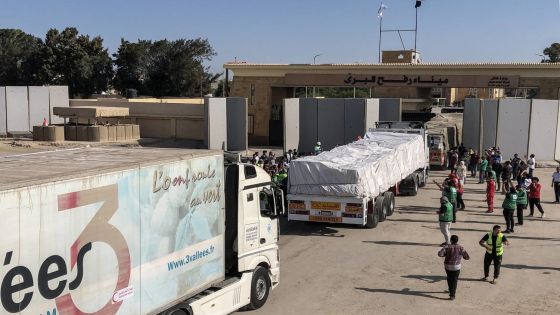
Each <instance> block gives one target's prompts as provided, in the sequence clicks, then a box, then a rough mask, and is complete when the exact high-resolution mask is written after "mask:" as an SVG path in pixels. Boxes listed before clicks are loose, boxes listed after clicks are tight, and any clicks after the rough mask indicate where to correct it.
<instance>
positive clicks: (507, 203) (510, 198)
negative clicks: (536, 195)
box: [502, 187, 517, 233]
mask: <svg viewBox="0 0 560 315" xmlns="http://www.w3.org/2000/svg"><path fill="white" fill-rule="evenodd" d="M502 208H503V209H504V218H505V219H506V231H505V233H513V225H514V223H513V212H514V211H515V209H516V208H517V190H515V188H513V187H512V188H511V189H510V191H509V192H508V193H506V198H505V199H504V202H503V203H502Z"/></svg>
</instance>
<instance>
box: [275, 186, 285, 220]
mask: <svg viewBox="0 0 560 315" xmlns="http://www.w3.org/2000/svg"><path fill="white" fill-rule="evenodd" d="M274 199H275V203H274V209H275V213H274V215H276V216H279V215H283V214H284V209H285V208H284V191H283V190H282V189H280V188H275V189H274Z"/></svg>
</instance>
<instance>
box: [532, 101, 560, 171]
mask: <svg viewBox="0 0 560 315" xmlns="http://www.w3.org/2000/svg"><path fill="white" fill-rule="evenodd" d="M557 127H558V101H557V100H533V103H532V108H531V125H530V132H529V152H528V153H529V154H535V157H536V158H537V159H538V160H541V161H542V160H545V161H551V160H554V156H555V153H556V134H557Z"/></svg>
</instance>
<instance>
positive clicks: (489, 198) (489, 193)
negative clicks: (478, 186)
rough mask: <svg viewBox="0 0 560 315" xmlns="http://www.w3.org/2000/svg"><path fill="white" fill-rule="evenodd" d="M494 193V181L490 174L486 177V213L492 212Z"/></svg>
mask: <svg viewBox="0 0 560 315" xmlns="http://www.w3.org/2000/svg"><path fill="white" fill-rule="evenodd" d="M495 194H496V182H495V181H494V178H493V177H492V176H488V177H487V178H486V202H487V203H488V211H486V213H492V212H494V195H495Z"/></svg>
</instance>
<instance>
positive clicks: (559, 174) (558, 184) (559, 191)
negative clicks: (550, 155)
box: [552, 167, 560, 203]
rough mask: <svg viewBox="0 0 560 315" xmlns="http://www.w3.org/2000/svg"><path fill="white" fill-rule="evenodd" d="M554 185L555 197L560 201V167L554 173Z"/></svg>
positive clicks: (557, 201)
mask: <svg viewBox="0 0 560 315" xmlns="http://www.w3.org/2000/svg"><path fill="white" fill-rule="evenodd" d="M552 187H554V198H555V199H556V203H560V167H557V168H556V172H554V173H553V174H552Z"/></svg>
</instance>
